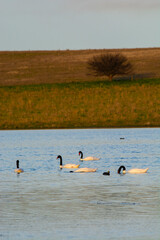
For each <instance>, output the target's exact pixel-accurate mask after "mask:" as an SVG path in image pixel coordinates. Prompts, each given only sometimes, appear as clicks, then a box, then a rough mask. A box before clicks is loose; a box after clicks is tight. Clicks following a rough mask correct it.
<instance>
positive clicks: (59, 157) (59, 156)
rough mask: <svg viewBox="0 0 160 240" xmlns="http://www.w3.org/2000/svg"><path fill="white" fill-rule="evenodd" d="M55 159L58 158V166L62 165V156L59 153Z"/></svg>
mask: <svg viewBox="0 0 160 240" xmlns="http://www.w3.org/2000/svg"><path fill="white" fill-rule="evenodd" d="M57 159H60V166H62V157H61V155H58V156H57Z"/></svg>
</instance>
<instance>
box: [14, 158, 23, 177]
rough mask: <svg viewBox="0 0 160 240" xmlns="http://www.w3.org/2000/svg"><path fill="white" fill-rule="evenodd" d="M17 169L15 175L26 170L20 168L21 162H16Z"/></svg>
mask: <svg viewBox="0 0 160 240" xmlns="http://www.w3.org/2000/svg"><path fill="white" fill-rule="evenodd" d="M16 166H17V168H16V169H15V170H14V172H15V173H18V174H19V173H22V172H24V170H23V169H22V168H19V160H17V161H16Z"/></svg>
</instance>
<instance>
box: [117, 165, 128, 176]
mask: <svg viewBox="0 0 160 240" xmlns="http://www.w3.org/2000/svg"><path fill="white" fill-rule="evenodd" d="M122 169H123V171H122V173H126V168H125V166H120V167H119V168H118V171H117V173H118V174H121V170H122Z"/></svg>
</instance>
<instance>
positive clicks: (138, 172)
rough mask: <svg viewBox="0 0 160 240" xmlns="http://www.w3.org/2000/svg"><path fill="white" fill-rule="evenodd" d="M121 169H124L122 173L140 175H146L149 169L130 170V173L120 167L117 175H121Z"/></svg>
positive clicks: (123, 167)
mask: <svg viewBox="0 0 160 240" xmlns="http://www.w3.org/2000/svg"><path fill="white" fill-rule="evenodd" d="M121 169H123V171H122V173H132V174H140V173H146V172H147V171H148V169H149V168H145V169H141V168H133V169H130V170H129V171H126V168H125V166H120V167H119V168H118V171H117V173H119V174H120V173H121Z"/></svg>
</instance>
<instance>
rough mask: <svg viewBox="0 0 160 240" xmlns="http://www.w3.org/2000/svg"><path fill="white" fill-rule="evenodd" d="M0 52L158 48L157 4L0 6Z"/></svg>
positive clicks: (5, 2) (0, 2)
mask: <svg viewBox="0 0 160 240" xmlns="http://www.w3.org/2000/svg"><path fill="white" fill-rule="evenodd" d="M0 33H1V37H0V50H57V49H60V50H63V49H64V50H65V49H103V48H106V49H107V48H141V47H142V48H143V47H160V0H0Z"/></svg>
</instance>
